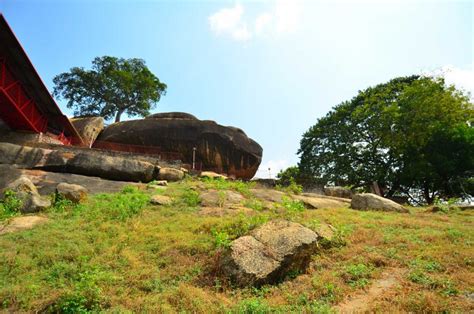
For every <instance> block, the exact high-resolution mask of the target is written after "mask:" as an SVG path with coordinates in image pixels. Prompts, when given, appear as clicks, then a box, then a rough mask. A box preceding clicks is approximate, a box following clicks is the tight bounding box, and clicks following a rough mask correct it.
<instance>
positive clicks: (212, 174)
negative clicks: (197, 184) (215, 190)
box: [199, 171, 228, 180]
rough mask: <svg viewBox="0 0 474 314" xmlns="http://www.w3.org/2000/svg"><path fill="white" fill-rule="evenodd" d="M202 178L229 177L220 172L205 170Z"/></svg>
mask: <svg viewBox="0 0 474 314" xmlns="http://www.w3.org/2000/svg"><path fill="white" fill-rule="evenodd" d="M199 176H200V177H201V178H210V179H222V180H227V179H228V178H227V177H226V176H225V175H222V174H218V173H215V172H212V171H203V172H201V174H200V175H199Z"/></svg>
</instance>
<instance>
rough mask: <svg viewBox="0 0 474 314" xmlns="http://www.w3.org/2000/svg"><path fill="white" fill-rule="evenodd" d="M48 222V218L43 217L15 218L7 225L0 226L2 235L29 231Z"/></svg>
mask: <svg viewBox="0 0 474 314" xmlns="http://www.w3.org/2000/svg"><path fill="white" fill-rule="evenodd" d="M47 221H48V218H45V217H41V216H21V217H14V218H12V219H11V220H10V221H8V222H7V223H6V224H0V235H2V234H7V233H11V232H16V231H21V230H29V229H32V228H33V227H35V226H36V225H39V224H43V223H45V222H47Z"/></svg>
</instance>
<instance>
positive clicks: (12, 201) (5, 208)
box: [0, 190, 23, 220]
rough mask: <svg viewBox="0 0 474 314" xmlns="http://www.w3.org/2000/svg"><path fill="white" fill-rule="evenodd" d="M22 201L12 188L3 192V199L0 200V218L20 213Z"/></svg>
mask: <svg viewBox="0 0 474 314" xmlns="http://www.w3.org/2000/svg"><path fill="white" fill-rule="evenodd" d="M22 205H23V202H22V200H21V199H20V198H18V196H17V194H16V193H15V192H14V191H12V190H6V191H5V192H4V193H3V201H0V220H2V219H6V218H9V217H13V216H16V215H18V214H19V213H20V209H21V207H22Z"/></svg>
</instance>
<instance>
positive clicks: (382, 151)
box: [299, 76, 474, 203]
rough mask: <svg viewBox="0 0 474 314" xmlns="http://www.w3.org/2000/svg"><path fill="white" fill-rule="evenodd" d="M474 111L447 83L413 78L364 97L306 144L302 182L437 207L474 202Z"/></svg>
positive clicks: (327, 120)
mask: <svg viewBox="0 0 474 314" xmlns="http://www.w3.org/2000/svg"><path fill="white" fill-rule="evenodd" d="M473 121H474V120H473V105H472V103H471V102H470V100H469V97H468V95H466V94H464V93H463V92H461V91H459V90H456V89H455V88H454V87H453V86H447V85H446V84H445V82H444V80H443V79H441V78H430V77H419V76H409V77H400V78H396V79H393V80H391V81H389V82H387V83H384V84H380V85H377V86H375V87H371V88H368V89H366V90H364V91H360V92H359V93H358V95H357V96H355V97H354V98H353V99H351V100H350V101H346V102H343V103H341V104H339V105H338V106H336V107H334V109H333V110H332V111H330V112H329V113H328V114H327V115H326V116H325V117H323V118H321V119H319V120H318V121H317V123H316V124H315V125H314V126H312V127H311V128H310V129H309V130H308V131H307V132H306V133H305V134H304V135H303V138H302V140H301V145H300V149H299V154H300V157H301V160H300V163H299V168H300V172H301V174H302V175H304V176H306V177H311V178H313V180H315V181H318V182H319V183H322V184H327V183H332V184H338V185H351V186H355V187H373V188H374V189H375V190H376V191H378V192H379V193H380V194H382V195H385V196H394V195H397V194H398V195H400V194H403V195H407V196H409V197H411V198H412V200H414V201H420V200H421V199H423V200H424V201H425V202H427V203H432V202H433V200H434V199H435V197H436V196H438V197H446V198H447V197H454V196H465V195H467V194H471V195H472V193H473V192H474V191H472V176H473V173H472V172H473V169H474V160H473V155H474V137H473V128H472V123H473Z"/></svg>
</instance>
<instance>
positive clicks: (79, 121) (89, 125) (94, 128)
mask: <svg viewBox="0 0 474 314" xmlns="http://www.w3.org/2000/svg"><path fill="white" fill-rule="evenodd" d="M70 120H71V123H72V125H73V126H74V128H75V129H76V130H77V132H78V133H79V135H80V136H81V138H82V139H83V140H84V144H86V145H87V146H88V147H90V146H91V145H92V143H94V141H95V140H96V138H97V136H99V134H100V132H102V130H103V129H104V118H102V117H84V118H72V119H70Z"/></svg>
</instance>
